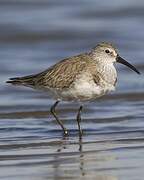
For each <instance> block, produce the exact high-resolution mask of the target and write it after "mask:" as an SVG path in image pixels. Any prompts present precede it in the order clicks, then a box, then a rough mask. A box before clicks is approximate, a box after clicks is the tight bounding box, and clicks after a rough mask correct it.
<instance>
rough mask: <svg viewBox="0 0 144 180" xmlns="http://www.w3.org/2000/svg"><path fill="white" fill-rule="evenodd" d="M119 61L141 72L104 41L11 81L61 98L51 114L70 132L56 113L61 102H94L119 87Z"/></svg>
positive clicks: (78, 119) (78, 116)
mask: <svg viewBox="0 0 144 180" xmlns="http://www.w3.org/2000/svg"><path fill="white" fill-rule="evenodd" d="M115 62H119V63H122V64H125V65H126V66H128V67H130V68H131V69H133V70H134V71H135V72H137V73H138V74H139V71H138V70H137V69H136V68H135V67H134V66H132V65H131V64H129V63H128V62H127V61H125V60H124V59H122V58H121V57H120V56H119V55H118V52H117V49H116V48H115V47H114V46H113V45H112V44H111V43H100V44H98V45H97V46H96V47H94V48H93V49H92V50H91V51H90V52H89V53H83V54H80V55H77V56H73V57H69V58H67V59H64V60H62V61H60V62H59V63H57V64H55V65H53V66H52V67H50V68H49V69H47V70H45V71H43V72H41V73H38V74H35V75H30V76H24V77H17V78H10V81H7V83H12V84H14V85H24V86H29V87H32V88H35V89H42V90H46V91H49V92H51V95H52V97H53V98H55V99H57V101H56V103H55V104H54V105H53V106H52V107H51V113H52V114H53V116H54V117H55V119H56V120H57V122H58V123H59V125H60V126H61V128H62V129H63V132H64V134H65V135H67V134H68V131H67V129H66V128H65V127H64V126H63V124H62V122H61V121H60V120H59V119H58V118H57V116H56V113H55V107H56V106H57V104H58V102H59V101H60V100H68V101H69V100H76V101H90V100H94V99H96V98H98V97H100V96H103V95H105V94H106V93H108V92H110V91H113V90H115V85H116V82H117V72H116V69H115V67H114V63H115ZM81 111H82V106H80V108H79V110H78V114H77V122H78V129H79V135H80V136H81V135H82V130H81V128H80V121H81V116H80V114H81Z"/></svg>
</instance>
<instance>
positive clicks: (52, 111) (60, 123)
mask: <svg viewBox="0 0 144 180" xmlns="http://www.w3.org/2000/svg"><path fill="white" fill-rule="evenodd" d="M58 103H59V101H56V102H55V103H54V105H53V106H52V107H51V110H50V111H51V113H52V115H53V116H54V117H55V119H56V121H57V122H58V123H59V125H60V126H61V128H62V129H63V133H64V135H65V136H66V135H68V131H67V129H66V128H65V127H64V126H63V123H62V122H61V121H60V120H59V119H58V117H57V115H56V112H55V108H56V106H57V105H58Z"/></svg>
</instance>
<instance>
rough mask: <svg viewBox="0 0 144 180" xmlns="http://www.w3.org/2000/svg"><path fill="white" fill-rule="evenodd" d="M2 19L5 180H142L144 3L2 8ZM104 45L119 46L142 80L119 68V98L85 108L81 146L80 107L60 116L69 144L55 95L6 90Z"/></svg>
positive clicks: (0, 137)
mask: <svg viewBox="0 0 144 180" xmlns="http://www.w3.org/2000/svg"><path fill="white" fill-rule="evenodd" d="M0 17H1V18H0V82H1V83H0V84H1V86H0V99H1V101H0V178H1V179H6V180H19V179H21V180H31V179H34V180H45V179H97V180H119V179H120V180H121V179H122V180H143V176H144V173H143V169H144V161H143V159H144V121H143V119H144V111H143V110H144V78H143V72H144V60H143V59H144V51H143V49H144V48H143V47H144V31H143V30H144V24H143V19H144V2H143V1H140V0H138V1H136V2H135V1H132V0H127V1H124V0H122V1H120V2H118V1H114V0H110V1H108V2H106V1H105V2H103V1H102V2H100V1H98V0H89V1H86V0H73V1H66V0H61V1H56V0H50V1H46V0H41V1H33V0H29V1H25V0H20V1H14V0H11V1H10V0H5V1H2V0H1V1H0ZM99 41H110V42H113V43H115V44H116V45H117V47H118V48H119V51H120V54H121V56H122V57H124V58H125V59H127V60H128V61H129V62H131V63H133V64H134V65H135V66H136V67H137V68H138V69H139V70H140V71H141V72H142V75H141V76H138V75H137V74H135V73H134V72H132V71H131V70H129V69H127V67H124V66H122V65H117V68H118V73H119V78H118V84H117V91H116V92H113V93H112V94H110V95H108V96H105V97H103V98H101V99H99V100H97V101H95V102H92V103H89V104H86V105H85V108H84V111H83V114H82V118H83V120H82V128H83V130H84V136H83V138H82V140H80V139H79V137H78V131H77V124H76V120H75V117H76V111H77V108H78V105H77V104H74V103H61V104H59V106H58V108H57V112H58V114H59V117H60V118H61V119H62V120H63V122H64V124H65V126H66V127H67V128H68V129H69V133H70V136H69V137H67V138H64V137H63V136H62V131H61V129H60V128H59V126H58V125H57V123H56V122H55V120H54V118H53V117H52V116H51V115H50V112H49V109H50V107H51V105H52V104H53V103H54V102H53V101H52V100H51V99H49V95H48V94H45V93H41V92H38V91H34V90H32V89H28V88H24V87H14V86H10V85H6V84H5V81H6V80H7V79H8V78H9V77H14V76H22V75H27V74H32V73H37V72H39V71H42V70H45V69H46V68H47V67H49V66H50V65H52V64H54V63H56V62H58V61H59V60H60V59H62V58H65V57H68V56H72V55H75V54H79V53H81V52H84V51H88V50H89V49H90V48H92V47H93V46H95V45H96V44H97V43H98V42H99Z"/></svg>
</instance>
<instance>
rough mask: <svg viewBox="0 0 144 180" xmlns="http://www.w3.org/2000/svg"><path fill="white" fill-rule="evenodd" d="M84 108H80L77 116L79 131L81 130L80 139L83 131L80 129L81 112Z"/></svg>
mask: <svg viewBox="0 0 144 180" xmlns="http://www.w3.org/2000/svg"><path fill="white" fill-rule="evenodd" d="M82 108H83V107H82V106H80V108H79V110H78V114H77V123H78V129H79V137H80V138H81V137H82V129H81V127H80V122H81V111H82Z"/></svg>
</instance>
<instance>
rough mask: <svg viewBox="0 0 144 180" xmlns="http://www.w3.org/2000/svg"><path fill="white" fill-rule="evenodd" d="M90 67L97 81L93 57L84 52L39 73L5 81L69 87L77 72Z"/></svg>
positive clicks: (61, 87)
mask: <svg viewBox="0 0 144 180" xmlns="http://www.w3.org/2000/svg"><path fill="white" fill-rule="evenodd" d="M90 69H91V72H92V75H93V78H94V81H95V82H96V83H98V81H99V78H98V75H96V65H95V63H94V62H93V59H92V58H91V57H90V56H89V55H88V54H87V53H85V54H80V55H78V56H73V57H70V58H66V59H64V60H62V61H60V62H59V63H57V64H55V65H53V66H52V67H50V68H49V69H47V70H45V71H43V72H41V73H39V74H35V75H30V76H24V77H16V78H10V80H11V81H7V83H12V84H14V85H24V86H32V87H35V88H36V87H37V88H40V87H41V86H42V87H47V88H48V87H49V88H58V89H63V88H69V87H70V85H71V84H72V83H73V82H74V81H75V79H76V77H77V76H78V75H79V74H81V73H82V72H83V71H87V70H88V71H89V70H90ZM93 71H94V72H93ZM96 77H97V78H96Z"/></svg>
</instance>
